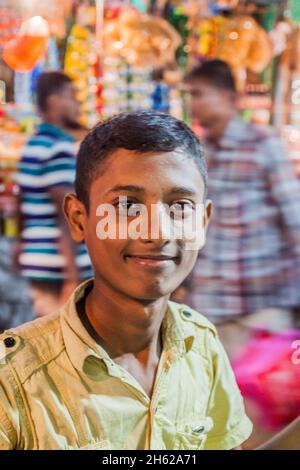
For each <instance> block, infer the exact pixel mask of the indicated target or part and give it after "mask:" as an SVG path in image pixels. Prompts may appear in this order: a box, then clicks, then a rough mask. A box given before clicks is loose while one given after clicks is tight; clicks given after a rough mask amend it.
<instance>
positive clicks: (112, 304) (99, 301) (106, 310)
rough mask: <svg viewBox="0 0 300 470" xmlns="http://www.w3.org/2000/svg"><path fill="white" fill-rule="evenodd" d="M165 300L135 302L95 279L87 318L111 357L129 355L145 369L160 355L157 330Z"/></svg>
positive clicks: (164, 308) (90, 294)
mask: <svg viewBox="0 0 300 470" xmlns="http://www.w3.org/2000/svg"><path fill="white" fill-rule="evenodd" d="M168 299H169V296H165V297H161V298H159V299H157V300H153V301H149V302H142V301H138V300H136V299H133V298H130V297H128V296H126V295H124V294H122V293H120V292H117V291H114V290H113V289H112V288H111V287H110V286H108V285H107V284H105V283H103V282H101V281H97V280H96V279H95V281H94V286H93V289H92V290H91V292H90V293H89V294H88V296H87V299H86V315H87V316H88V319H89V321H90V323H91V325H92V326H93V328H94V330H95V331H96V333H97V334H98V335H99V336H100V337H101V338H102V340H103V344H102V346H103V347H104V349H105V350H106V352H107V353H108V354H109V356H110V357H111V358H119V357H122V356H125V355H128V354H132V355H134V356H135V357H136V359H137V360H138V361H139V362H140V363H141V364H143V366H144V367H145V368H147V366H148V365H149V363H152V362H153V360H154V359H155V357H157V358H159V356H160V354H161V349H162V345H161V341H160V329H161V324H162V321H163V318H164V315H165V312H166V309H167V302H168Z"/></svg>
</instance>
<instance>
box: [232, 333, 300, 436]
mask: <svg viewBox="0 0 300 470" xmlns="http://www.w3.org/2000/svg"><path fill="white" fill-rule="evenodd" d="M296 340H300V331H297V330H288V331H285V332H283V333H277V332H276V333H274V332H272V333H270V332H265V331H255V333H254V335H253V338H252V339H251V340H250V341H249V343H248V344H247V345H246V347H245V349H244V351H243V352H242V354H240V356H239V357H237V358H236V359H235V360H234V361H233V364H232V365H233V369H234V372H235V375H236V378H237V382H238V385H239V387H240V390H241V393H242V395H243V396H244V397H245V398H249V399H251V400H253V401H254V402H255V404H256V406H257V409H258V410H259V413H260V415H261V420H262V422H261V424H262V425H264V426H266V427H267V428H269V429H270V430H271V431H276V430H277V429H279V428H281V427H282V426H284V425H286V424H288V423H289V422H291V421H292V420H293V419H295V418H296V417H297V416H299V415H300V364H299V363H298V364H297V361H295V360H294V361H293V355H294V356H295V349H293V343H294V341H296ZM299 356H300V354H298V357H299Z"/></svg>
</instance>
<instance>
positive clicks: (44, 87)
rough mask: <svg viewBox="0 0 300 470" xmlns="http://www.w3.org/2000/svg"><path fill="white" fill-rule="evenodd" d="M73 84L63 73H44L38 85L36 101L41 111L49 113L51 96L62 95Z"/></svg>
mask: <svg viewBox="0 0 300 470" xmlns="http://www.w3.org/2000/svg"><path fill="white" fill-rule="evenodd" d="M69 83H72V79H71V78H70V77H69V76H68V75H66V74H65V73H63V72H59V71H53V72H43V73H41V74H40V75H39V77H38V79H37V84H36V100H37V105H38V108H39V110H40V111H42V112H45V111H47V100H48V98H49V96H51V95H55V94H57V93H60V92H61V91H62V90H63V88H64V87H65V86H66V85H68V84H69Z"/></svg>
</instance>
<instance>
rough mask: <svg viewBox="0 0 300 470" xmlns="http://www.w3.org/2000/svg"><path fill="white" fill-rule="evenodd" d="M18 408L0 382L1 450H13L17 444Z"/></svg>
mask: <svg viewBox="0 0 300 470" xmlns="http://www.w3.org/2000/svg"><path fill="white" fill-rule="evenodd" d="M16 417H17V410H14V409H13V405H12V402H11V400H10V398H9V396H8V394H7V392H6V391H5V389H4V387H3V386H2V385H1V382H0V450H13V449H15V448H16V446H17V433H16V429H15V425H14V421H15V420H16Z"/></svg>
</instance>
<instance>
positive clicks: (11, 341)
mask: <svg viewBox="0 0 300 470" xmlns="http://www.w3.org/2000/svg"><path fill="white" fill-rule="evenodd" d="M15 344H16V340H15V338H12V337H11V336H9V337H8V338H5V340H4V345H5V346H6V347H7V348H13V347H14V346H15Z"/></svg>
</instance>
